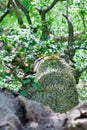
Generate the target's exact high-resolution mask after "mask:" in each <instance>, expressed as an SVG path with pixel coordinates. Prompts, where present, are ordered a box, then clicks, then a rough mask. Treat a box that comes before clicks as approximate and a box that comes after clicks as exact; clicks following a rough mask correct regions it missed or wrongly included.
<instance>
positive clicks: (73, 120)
mask: <svg viewBox="0 0 87 130" xmlns="http://www.w3.org/2000/svg"><path fill="white" fill-rule="evenodd" d="M62 130H87V101H85V102H83V103H81V104H79V105H78V106H76V107H75V108H73V109H72V110H71V111H69V112H67V114H66V117H65V123H64V125H63V128H62Z"/></svg>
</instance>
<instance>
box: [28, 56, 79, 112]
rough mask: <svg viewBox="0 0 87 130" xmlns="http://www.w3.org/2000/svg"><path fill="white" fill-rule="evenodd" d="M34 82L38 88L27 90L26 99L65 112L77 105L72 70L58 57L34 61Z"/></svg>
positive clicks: (47, 57)
mask: <svg viewBox="0 0 87 130" xmlns="http://www.w3.org/2000/svg"><path fill="white" fill-rule="evenodd" d="M35 67H36V68H35V69H36V74H35V76H36V80H37V81H38V82H39V84H40V87H39V88H38V89H36V90H35V88H31V89H29V94H28V98H31V99H33V100H36V101H38V102H41V103H43V104H45V105H49V106H50V107H51V108H52V109H53V110H55V111H58V112H66V111H68V110H70V109H71V108H72V107H74V106H75V105H77V104H78V94H77V90H76V81H75V78H74V70H73V69H72V68H71V67H70V66H69V65H68V64H67V63H66V62H65V61H64V60H61V59H59V58H58V56H46V57H44V58H41V60H38V61H36V64H35Z"/></svg>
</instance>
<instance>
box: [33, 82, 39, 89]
mask: <svg viewBox="0 0 87 130" xmlns="http://www.w3.org/2000/svg"><path fill="white" fill-rule="evenodd" d="M32 87H33V88H35V89H38V88H39V87H40V84H39V83H38V82H33V83H32Z"/></svg>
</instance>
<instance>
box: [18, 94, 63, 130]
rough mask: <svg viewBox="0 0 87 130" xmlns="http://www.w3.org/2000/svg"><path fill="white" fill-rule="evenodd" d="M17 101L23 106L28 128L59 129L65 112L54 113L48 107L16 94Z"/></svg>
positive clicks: (37, 129)
mask: <svg viewBox="0 0 87 130" xmlns="http://www.w3.org/2000/svg"><path fill="white" fill-rule="evenodd" d="M18 101H19V103H20V104H21V105H22V106H24V108H25V111H26V118H27V120H28V122H27V124H26V129H29V130H33V129H35V130H60V128H61V126H62V125H63V123H64V122H63V121H64V120H63V118H64V116H65V114H58V113H54V112H53V111H52V110H51V108H50V107H48V106H44V105H43V104H41V103H38V102H35V101H31V100H28V99H26V98H24V97H22V96H18Z"/></svg>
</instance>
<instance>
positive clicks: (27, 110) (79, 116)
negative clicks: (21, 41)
mask: <svg viewBox="0 0 87 130" xmlns="http://www.w3.org/2000/svg"><path fill="white" fill-rule="evenodd" d="M0 130H87V101H85V102H83V103H80V104H79V105H77V106H76V107H74V108H73V109H71V110H70V111H68V112H67V113H63V114H60V113H55V112H54V111H53V110H51V108H50V107H48V106H44V105H43V104H41V103H38V102H36V101H31V100H28V99H27V98H25V97H22V96H20V95H16V96H15V95H14V93H12V92H10V91H5V92H2V91H0Z"/></svg>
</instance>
